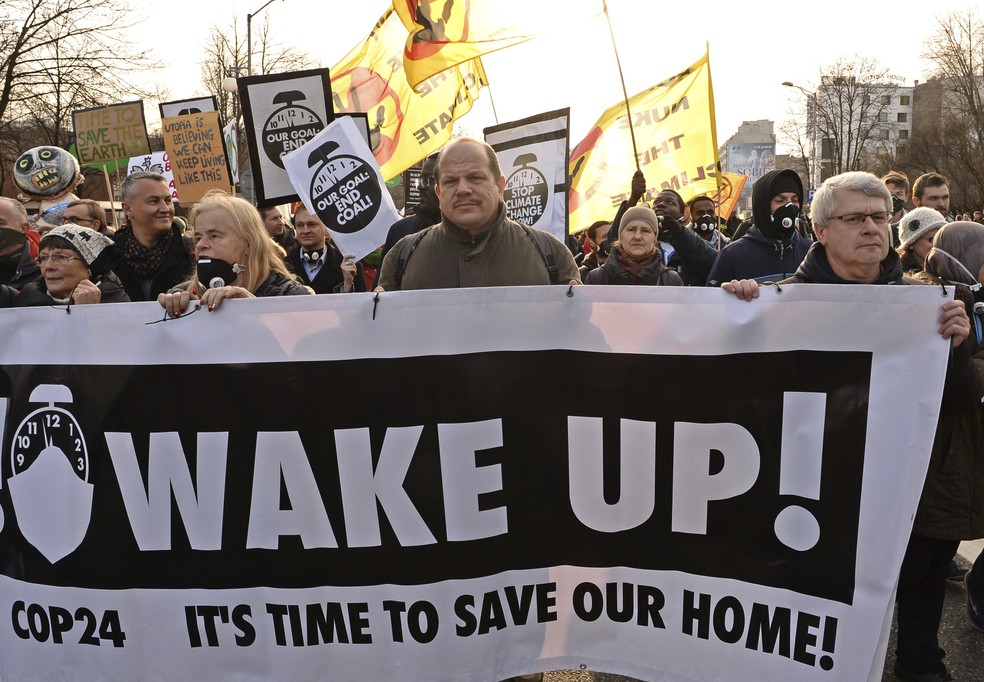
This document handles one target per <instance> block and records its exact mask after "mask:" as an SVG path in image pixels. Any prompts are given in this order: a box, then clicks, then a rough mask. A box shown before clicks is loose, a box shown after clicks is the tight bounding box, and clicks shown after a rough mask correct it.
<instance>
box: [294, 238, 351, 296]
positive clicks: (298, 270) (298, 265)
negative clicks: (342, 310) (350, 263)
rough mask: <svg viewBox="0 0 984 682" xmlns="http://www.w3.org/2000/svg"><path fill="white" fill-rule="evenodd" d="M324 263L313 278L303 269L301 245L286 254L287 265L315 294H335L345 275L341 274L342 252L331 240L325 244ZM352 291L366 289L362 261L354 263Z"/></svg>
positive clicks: (339, 288) (339, 289)
mask: <svg viewBox="0 0 984 682" xmlns="http://www.w3.org/2000/svg"><path fill="white" fill-rule="evenodd" d="M322 258H324V259H325V263H324V265H322V266H321V269H320V270H318V274H316V275H315V276H314V279H313V280H312V279H310V278H309V277H308V274H307V270H305V269H304V261H303V260H302V259H301V247H300V246H298V247H297V248H296V249H294V250H293V251H291V252H290V253H288V254H287V267H288V268H290V271H291V272H293V273H294V274H295V275H297V278H298V279H300V280H301V281H302V282H304V284H307V285H308V286H309V287H311V288H312V289H314V293H316V294H335V293H338V292H339V291H341V287H342V284H344V282H345V276H344V275H342V252H341V251H339V250H338V247H337V246H335V245H334V244H333V243H331V242H327V243H326V245H325V255H324V256H322ZM352 290H353V291H365V290H366V278H365V275H364V274H363V272H362V263H356V265H355V280H354V281H353V282H352Z"/></svg>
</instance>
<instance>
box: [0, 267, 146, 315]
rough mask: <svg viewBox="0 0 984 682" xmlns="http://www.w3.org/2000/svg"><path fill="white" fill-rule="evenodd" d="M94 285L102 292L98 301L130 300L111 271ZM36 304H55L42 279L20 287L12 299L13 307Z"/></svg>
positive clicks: (116, 301)
mask: <svg viewBox="0 0 984 682" xmlns="http://www.w3.org/2000/svg"><path fill="white" fill-rule="evenodd" d="M96 286H97V287H99V291H100V292H101V294H102V297H101V298H100V300H99V302H100V303H129V301H130V297H129V296H127V295H126V292H125V291H124V290H123V283H122V282H120V280H119V278H118V277H117V276H116V275H114V274H113V273H112V272H107V273H106V274H105V275H103V276H102V277H101V278H100V279H99V281H98V282H96ZM38 305H57V303H56V302H55V300H54V299H53V298H51V296H49V295H48V288H47V287H46V286H45V284H44V280H43V279H41V280H38V281H37V282H31V283H30V284H28V285H27V286H26V287H24V288H23V289H21V292H20V295H19V296H17V297H16V298H15V299H14V301H13V307H15V308H27V307H30V306H38ZM0 307H2V306H0Z"/></svg>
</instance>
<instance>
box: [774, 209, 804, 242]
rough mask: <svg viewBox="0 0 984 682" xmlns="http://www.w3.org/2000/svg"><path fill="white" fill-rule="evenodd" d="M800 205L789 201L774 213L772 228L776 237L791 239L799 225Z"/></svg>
mask: <svg viewBox="0 0 984 682" xmlns="http://www.w3.org/2000/svg"><path fill="white" fill-rule="evenodd" d="M799 212H800V210H799V206H797V205H796V204H794V203H793V202H791V201H790V202H789V203H788V204H786V205H785V206H780V207H779V208H777V209H776V212H775V213H773V214H772V229H773V231H774V232H775V234H776V239H789V238H790V237H792V236H793V232H795V231H796V228H797V227H798V226H799Z"/></svg>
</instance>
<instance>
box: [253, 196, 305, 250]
mask: <svg viewBox="0 0 984 682" xmlns="http://www.w3.org/2000/svg"><path fill="white" fill-rule="evenodd" d="M259 210H260V216H261V217H262V218H263V226H264V227H265V228H266V231H267V234H268V235H269V237H270V239H272V240H273V241H275V242H276V243H277V244H278V245H279V246H280V248H282V249H283V250H284V253H290V252H291V251H293V250H294V249H295V248H297V233H296V231H295V230H294V228H293V227H291V226H290V225H288V224H287V221H286V220H285V219H284V214H283V213H282V212H281V210H280V207H279V206H267V207H265V208H261V209H259Z"/></svg>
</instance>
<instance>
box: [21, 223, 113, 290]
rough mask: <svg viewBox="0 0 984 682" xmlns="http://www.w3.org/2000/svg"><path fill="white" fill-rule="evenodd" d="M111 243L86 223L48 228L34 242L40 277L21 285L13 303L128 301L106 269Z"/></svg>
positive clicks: (110, 240)
mask: <svg viewBox="0 0 984 682" xmlns="http://www.w3.org/2000/svg"><path fill="white" fill-rule="evenodd" d="M112 245H113V240H112V239H110V238H109V237H107V236H105V235H103V234H100V233H98V232H96V231H95V230H92V229H90V228H88V227H81V226H79V225H75V224H71V223H69V224H66V225H62V226H61V227H56V228H53V229H51V230H49V231H48V232H47V233H46V234H45V235H44V237H42V238H41V243H40V244H39V245H38V249H39V252H38V264H39V265H40V266H41V279H40V280H37V281H35V282H31V283H30V284H27V285H25V286H24V288H23V289H21V292H20V294H19V295H18V296H17V297H16V298H15V299H14V302H13V305H14V307H17V308H22V307H26V306H37V305H53V304H67V305H82V304H85V303H126V302H128V301H129V300H130V297H129V296H127V295H126V292H125V291H124V290H123V283H122V282H120V280H119V278H118V277H117V276H116V275H115V274H114V273H113V272H112V271H111V270H109V259H110V257H111V256H112V249H111V248H109V247H111V246H112Z"/></svg>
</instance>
